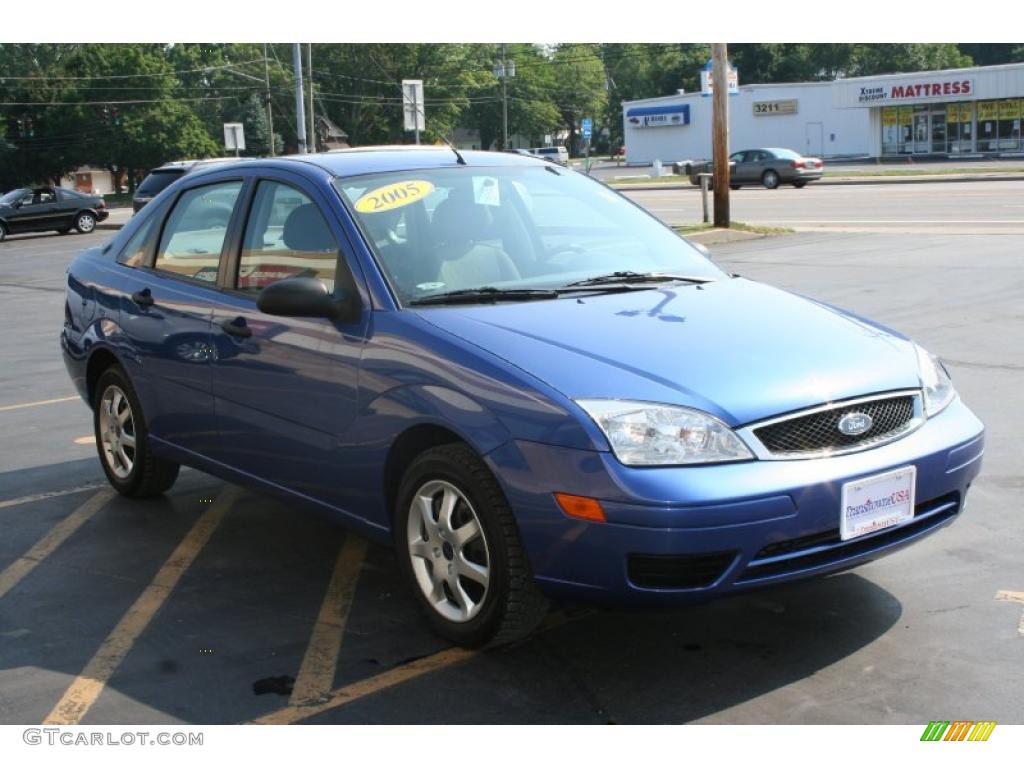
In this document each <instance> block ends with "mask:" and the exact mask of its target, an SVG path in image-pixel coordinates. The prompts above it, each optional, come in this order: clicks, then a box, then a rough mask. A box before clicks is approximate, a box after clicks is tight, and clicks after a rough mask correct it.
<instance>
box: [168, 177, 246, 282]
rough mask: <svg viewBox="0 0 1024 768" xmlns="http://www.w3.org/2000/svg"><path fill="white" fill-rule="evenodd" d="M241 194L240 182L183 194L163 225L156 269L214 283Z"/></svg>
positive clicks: (213, 185) (193, 190) (225, 183)
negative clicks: (229, 227) (229, 225)
mask: <svg viewBox="0 0 1024 768" xmlns="http://www.w3.org/2000/svg"><path fill="white" fill-rule="evenodd" d="M241 191H242V182H241V181H228V182H224V183H222V184H210V185H208V186H205V187H196V188H194V189H189V190H187V191H185V192H183V193H182V194H181V196H180V197H179V198H178V200H177V202H176V203H175V204H174V209H173V210H172V211H171V213H170V215H169V216H168V217H167V222H166V223H165V224H164V231H163V235H162V236H161V237H160V247H159V248H158V249H157V253H156V264H155V265H154V266H155V267H156V269H158V270H160V271H161V272H169V273H171V274H174V275H179V276H181V277H188V278H192V279H194V280H202V281H203V282H208V283H211V284H213V283H215V282H216V281H217V268H218V266H219V264H220V254H221V251H222V250H223V249H224V240H225V238H226V237H227V232H228V224H229V223H230V221H231V217H232V215H233V213H234V209H235V204H236V203H237V202H238V196H239V193H240V192H241Z"/></svg>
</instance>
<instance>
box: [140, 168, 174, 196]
mask: <svg viewBox="0 0 1024 768" xmlns="http://www.w3.org/2000/svg"><path fill="white" fill-rule="evenodd" d="M184 173H185V172H184V171H183V170H173V171H153V172H152V173H151V174H149V176H147V177H146V178H145V179H144V180H143V182H142V183H141V184H139V187H138V189H136V190H135V194H136V195H138V196H140V197H156V196H157V195H158V194H160V193H161V192H163V191H164V189H166V188H167V187H169V186H170V185H171V184H172V183H174V182H175V181H177V180H178V179H180V178H181V177H182V176H183V175H184Z"/></svg>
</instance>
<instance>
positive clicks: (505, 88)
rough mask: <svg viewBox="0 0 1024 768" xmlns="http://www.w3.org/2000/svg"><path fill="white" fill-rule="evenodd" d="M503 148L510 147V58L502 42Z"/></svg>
mask: <svg viewBox="0 0 1024 768" xmlns="http://www.w3.org/2000/svg"><path fill="white" fill-rule="evenodd" d="M501 148H502V149H508V59H506V58H505V43H502V44H501Z"/></svg>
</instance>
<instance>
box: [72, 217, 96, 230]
mask: <svg viewBox="0 0 1024 768" xmlns="http://www.w3.org/2000/svg"><path fill="white" fill-rule="evenodd" d="M75 229H77V230H78V231H79V232H81V233H82V234H83V235H87V234H89V233H90V232H92V231H93V230H94V229H96V217H95V216H93V215H92V214H91V213H80V214H78V217H77V218H76V219H75Z"/></svg>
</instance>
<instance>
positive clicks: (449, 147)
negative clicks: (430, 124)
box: [438, 134, 466, 165]
mask: <svg viewBox="0 0 1024 768" xmlns="http://www.w3.org/2000/svg"><path fill="white" fill-rule="evenodd" d="M438 137H439V138H440V139H441V141H443V142H444V143H445V144H446V145H447V147H448V149H450V150H451V151H452V152H454V153H455V157H457V158H458V159H459V165H465V164H466V161H465V160H464V159H463V157H462V155H460V154H459V150H457V149H456V148H455V145H454V144H452V143H451V142H450V141H448V139H446V138H445V137H444V135H443V134H438Z"/></svg>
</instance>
